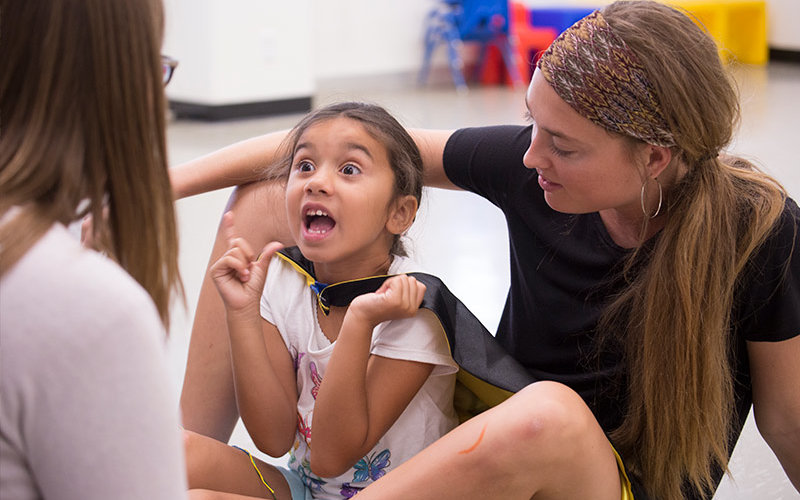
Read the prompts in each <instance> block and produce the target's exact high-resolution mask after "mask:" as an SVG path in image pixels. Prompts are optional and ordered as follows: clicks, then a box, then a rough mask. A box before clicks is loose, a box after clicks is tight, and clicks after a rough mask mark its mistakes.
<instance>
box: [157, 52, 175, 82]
mask: <svg viewBox="0 0 800 500" xmlns="http://www.w3.org/2000/svg"><path fill="white" fill-rule="evenodd" d="M176 67H178V61H176V60H175V59H173V58H171V57H168V56H164V55H162V56H161V80H162V81H163V82H164V86H165V87H166V86H167V84H168V83H169V81H170V80H172V74H173V73H175V68H176Z"/></svg>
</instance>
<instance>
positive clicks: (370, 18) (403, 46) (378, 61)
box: [311, 0, 445, 79]
mask: <svg viewBox="0 0 800 500" xmlns="http://www.w3.org/2000/svg"><path fill="white" fill-rule="evenodd" d="M436 2H437V0H377V1H376V0H312V2H311V4H312V11H313V12H312V19H313V21H314V25H315V26H316V28H315V29H314V35H315V37H316V39H315V40H314V44H313V47H314V55H313V58H314V74H315V75H316V76H317V77H318V78H321V79H330V78H340V77H350V76H360V75H368V74H387V73H401V72H415V71H418V70H419V68H420V66H421V64H422V53H423V43H422V38H423V26H424V21H425V16H426V15H427V13H428V11H429V10H430V9H431V8H432V7H433V6H435V5H436ZM444 50H445V49H444V46H441V47H439V48H438V50H437V52H436V54H435V55H437V56H439V57H437V59H436V60H437V61H444V60H445V58H444V57H443V56H444Z"/></svg>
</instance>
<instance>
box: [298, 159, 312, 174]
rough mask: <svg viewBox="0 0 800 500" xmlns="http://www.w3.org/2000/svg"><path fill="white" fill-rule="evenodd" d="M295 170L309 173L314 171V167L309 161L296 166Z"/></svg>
mask: <svg viewBox="0 0 800 500" xmlns="http://www.w3.org/2000/svg"><path fill="white" fill-rule="evenodd" d="M297 170H299V171H300V172H311V171H312V170H314V165H312V164H311V162H310V161H305V160H304V161H301V162H299V163H298V164H297Z"/></svg>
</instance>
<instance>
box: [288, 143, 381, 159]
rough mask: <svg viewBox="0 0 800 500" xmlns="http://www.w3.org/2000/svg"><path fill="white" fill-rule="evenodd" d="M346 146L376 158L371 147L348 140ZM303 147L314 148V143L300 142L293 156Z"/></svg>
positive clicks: (370, 157)
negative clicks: (370, 149) (371, 151)
mask: <svg viewBox="0 0 800 500" xmlns="http://www.w3.org/2000/svg"><path fill="white" fill-rule="evenodd" d="M345 147H346V148H347V149H348V150H352V149H355V150H356V151H363V152H364V154H365V155H367V156H368V157H369V159H370V160H374V158H373V157H372V153H370V152H369V149H367V147H366V146H363V145H361V144H358V143H357V142H346V143H345ZM301 149H314V145H313V143H311V142H301V143H298V144H297V146H296V147H295V148H294V153H293V154H292V156H294V155H296V154H297V152H298V151H300V150H301Z"/></svg>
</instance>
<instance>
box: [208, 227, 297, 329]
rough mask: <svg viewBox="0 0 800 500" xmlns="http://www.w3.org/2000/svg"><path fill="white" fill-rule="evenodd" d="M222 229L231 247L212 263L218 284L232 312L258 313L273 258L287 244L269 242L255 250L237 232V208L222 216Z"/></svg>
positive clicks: (213, 277) (218, 288) (220, 292)
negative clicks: (234, 213)
mask: <svg viewBox="0 0 800 500" xmlns="http://www.w3.org/2000/svg"><path fill="white" fill-rule="evenodd" d="M222 230H223V234H224V235H225V238H226V239H227V240H228V251H227V252H225V254H223V255H222V257H220V258H219V260H217V262H215V263H214V265H213V266H211V270H210V273H211V278H212V279H213V280H214V285H216V287H217V290H218V291H219V294H220V296H221V297H222V301H223V302H224V303H225V308H226V309H227V310H228V311H229V312H237V313H238V312H250V310H253V311H255V312H256V313H258V309H259V301H260V299H261V293H262V292H263V290H264V283H265V282H266V279H267V267H268V266H269V261H270V259H271V258H272V256H273V255H274V254H275V252H277V251H278V250H280V249H281V248H283V245H282V244H280V243H278V242H272V243H268V244H267V245H266V246H265V247H264V248H263V249H262V250H261V252H260V253H259V254H255V253H254V252H253V250H252V249H251V248H250V245H249V244H248V243H247V241H246V240H245V239H244V238H239V237H236V235H235V234H234V227H233V212H226V213H225V215H224V216H223V217H222Z"/></svg>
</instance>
